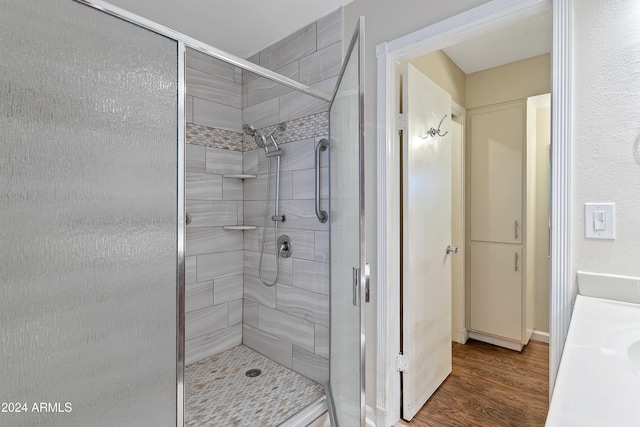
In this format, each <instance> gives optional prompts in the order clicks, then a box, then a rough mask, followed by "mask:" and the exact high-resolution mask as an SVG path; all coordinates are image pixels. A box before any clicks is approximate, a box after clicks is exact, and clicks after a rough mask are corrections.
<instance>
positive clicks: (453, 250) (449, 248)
mask: <svg viewBox="0 0 640 427" xmlns="http://www.w3.org/2000/svg"><path fill="white" fill-rule="evenodd" d="M457 253H458V248H456V247H453V246H447V255H448V254H457Z"/></svg>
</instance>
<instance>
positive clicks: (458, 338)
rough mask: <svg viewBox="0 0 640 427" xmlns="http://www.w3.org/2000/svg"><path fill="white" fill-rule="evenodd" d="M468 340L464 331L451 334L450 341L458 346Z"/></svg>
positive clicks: (466, 332)
mask: <svg viewBox="0 0 640 427" xmlns="http://www.w3.org/2000/svg"><path fill="white" fill-rule="evenodd" d="M468 339H469V331H467V330H466V329H461V330H459V331H452V332H451V341H455V342H458V343H460V344H464V343H466V342H467V340H468Z"/></svg>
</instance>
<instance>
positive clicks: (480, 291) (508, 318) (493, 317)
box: [469, 242, 522, 342]
mask: <svg viewBox="0 0 640 427" xmlns="http://www.w3.org/2000/svg"><path fill="white" fill-rule="evenodd" d="M469 256H470V258H471V271H472V272H473V273H472V275H471V293H470V295H469V300H470V303H471V310H470V314H471V316H470V317H471V318H470V322H471V325H472V326H473V328H472V329H473V330H475V331H481V332H487V333H490V334H492V335H495V336H499V337H503V338H507V339H510V340H513V341H518V342H519V341H521V340H522V316H521V312H522V309H521V302H522V273H521V271H522V250H521V248H520V247H519V245H505V244H500V243H484V242H481V243H475V242H472V243H471V250H470V251H469Z"/></svg>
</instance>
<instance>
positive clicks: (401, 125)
mask: <svg viewBox="0 0 640 427" xmlns="http://www.w3.org/2000/svg"><path fill="white" fill-rule="evenodd" d="M407 126H408V123H407V115H406V114H398V117H397V118H396V129H397V130H407Z"/></svg>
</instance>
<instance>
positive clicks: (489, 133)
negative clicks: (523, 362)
mask: <svg viewBox="0 0 640 427" xmlns="http://www.w3.org/2000/svg"><path fill="white" fill-rule="evenodd" d="M527 116H528V108H527V101H526V100H522V101H516V102H509V103H504V104H499V105H492V106H488V107H481V108H475V109H470V110H468V111H467V135H468V140H467V156H468V157H467V164H468V168H467V189H468V190H467V209H468V210H467V218H469V221H468V230H467V236H468V241H467V247H468V254H469V256H468V259H467V273H468V274H467V278H468V279H467V296H468V305H467V308H468V319H469V321H468V325H467V326H468V329H469V336H470V337H471V338H474V339H478V340H481V341H485V342H489V343H492V344H496V345H500V346H503V347H507V348H511V349H514V350H518V351H520V350H521V349H522V347H523V346H524V345H525V344H527V342H528V341H529V338H530V337H531V333H532V332H533V315H532V314H533V292H532V289H533V283H529V282H530V280H527V278H528V276H530V275H527V253H528V252H530V253H533V250H532V249H531V248H530V243H529V242H528V241H527V226H526V225H527V220H528V219H529V220H531V221H532V218H533V217H532V215H533V214H532V212H533V206H529V205H530V203H528V200H527V199H528V198H527V191H528V190H529V191H530V190H531V182H530V181H531V179H532V177H534V176H533V175H532V173H531V172H532V171H533V170H534V169H533V167H534V166H535V163H534V162H535V157H534V156H529V155H528V154H527V152H528V151H530V150H529V149H528V144H529V143H528V140H529V139H532V141H530V144H535V136H534V135H533V136H532V138H529V137H528V134H529V133H530V131H531V126H529V123H528V121H529V120H528V117H527ZM531 241H532V242H533V239H531ZM531 281H532V280H531Z"/></svg>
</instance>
